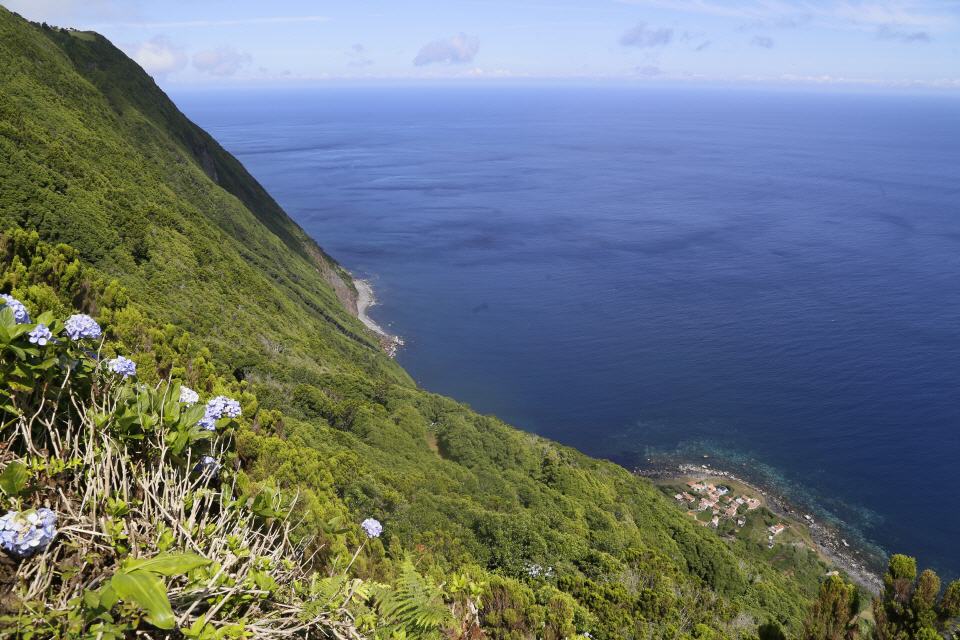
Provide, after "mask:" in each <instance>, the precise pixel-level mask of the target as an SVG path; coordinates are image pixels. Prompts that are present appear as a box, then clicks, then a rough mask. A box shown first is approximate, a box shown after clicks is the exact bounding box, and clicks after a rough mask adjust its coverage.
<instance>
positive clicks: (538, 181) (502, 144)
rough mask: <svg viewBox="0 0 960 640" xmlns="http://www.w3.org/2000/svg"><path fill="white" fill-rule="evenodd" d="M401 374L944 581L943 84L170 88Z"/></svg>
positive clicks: (959, 133)
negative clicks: (740, 483)
mask: <svg viewBox="0 0 960 640" xmlns="http://www.w3.org/2000/svg"><path fill="white" fill-rule="evenodd" d="M173 97H174V99H175V100H176V101H177V102H178V104H179V105H180V106H181V108H182V109H183V110H184V111H185V113H187V115H188V116H190V117H191V118H193V119H194V120H195V121H196V122H197V123H198V124H200V125H201V126H203V127H204V128H206V129H207V130H208V131H210V132H211V133H212V134H213V135H214V136H215V137H216V138H218V139H219V140H220V141H221V142H222V143H223V144H224V146H225V147H226V148H227V149H228V150H229V151H231V152H232V153H234V154H235V155H236V156H237V157H238V158H239V159H240V160H241V161H242V162H243V163H244V164H245V165H246V166H247V167H248V169H250V171H251V172H252V173H253V174H254V175H255V176H256V177H257V178H258V179H259V180H260V181H261V182H262V183H263V184H264V186H265V187H266V188H267V189H268V190H269V191H270V192H271V193H272V194H273V195H274V197H275V198H276V199H277V200H278V201H279V202H280V204H281V205H282V206H283V207H284V208H285V209H286V210H287V211H288V212H289V213H290V215H291V216H292V217H293V218H294V219H296V220H297V222H299V223H300V224H301V225H302V226H303V227H304V228H305V229H306V230H307V231H308V232H309V233H310V234H311V235H312V236H313V237H314V238H316V239H317V241H318V242H319V243H320V244H321V245H322V246H323V247H324V248H325V249H326V250H327V251H328V252H329V253H330V254H332V255H333V256H334V257H335V258H336V259H337V260H339V261H340V262H341V263H343V264H344V265H345V266H346V267H347V268H348V269H350V270H351V271H353V272H354V273H356V274H357V275H360V276H363V277H366V278H369V279H370V280H371V282H372V284H373V286H374V288H375V290H376V294H377V297H378V301H379V305H378V306H376V307H374V308H373V309H372V311H371V315H372V316H373V317H374V318H375V319H376V320H377V321H378V322H380V323H381V324H382V325H384V326H387V327H389V329H390V330H391V331H393V332H395V333H397V334H399V335H400V336H402V337H403V338H404V340H405V341H406V347H405V348H404V349H403V351H402V352H401V353H400V355H399V361H400V363H401V364H402V365H403V366H404V367H406V369H407V370H408V371H409V372H410V373H411V375H412V376H413V377H414V378H415V379H416V380H417V382H418V383H419V384H421V385H422V386H423V387H425V388H427V389H429V390H432V391H436V392H439V393H443V394H447V395H450V396H453V397H455V398H457V399H459V400H461V401H464V402H466V403H468V404H470V405H471V406H472V407H473V408H475V409H476V410H478V411H481V412H484V413H493V414H496V415H497V416H499V417H501V418H503V419H504V420H506V421H507V422H510V423H511V424H513V425H516V426H517V427H520V428H522V429H526V430H529V431H534V432H537V433H539V434H542V435H544V436H547V437H550V438H553V439H556V440H558V441H560V442H563V443H565V444H568V445H571V446H574V447H577V448H578V449H580V450H582V451H584V452H586V453H588V454H592V455H596V456H603V457H607V458H610V459H612V460H615V461H617V462H620V463H622V464H624V465H626V466H628V467H631V468H632V467H635V466H644V465H651V464H657V463H658V461H661V460H671V461H674V460H687V461H703V460H704V457H703V456H705V455H706V456H710V457H709V462H710V463H711V464H713V465H716V466H720V467H723V466H725V465H726V466H730V467H731V468H734V469H737V470H740V471H741V472H744V473H746V474H747V475H753V476H754V477H757V476H762V478H760V479H762V480H763V481H764V482H767V483H771V484H773V485H774V486H776V487H778V490H780V491H783V492H785V493H786V494H787V495H788V497H790V498H791V499H792V500H796V501H798V502H799V503H800V504H805V505H809V507H810V508H811V509H814V508H815V509H816V513H817V514H818V515H820V516H821V517H828V518H832V519H834V520H835V521H839V522H842V523H843V524H844V527H845V530H846V531H848V532H850V533H849V534H848V535H851V536H854V537H858V538H859V539H860V540H861V542H866V543H872V544H875V545H877V546H878V547H879V548H881V549H882V550H884V551H887V552H904V553H909V554H911V555H916V556H918V558H919V560H920V562H921V564H923V565H929V566H933V567H935V568H937V569H938V570H939V571H941V572H942V573H943V574H945V575H946V576H948V577H960V553H958V551H957V542H956V541H957V540H960V507H958V502H957V496H958V488H960V485H958V482H957V469H958V460H960V98H958V97H956V96H950V95H936V94H928V95H919V94H918V95H886V94H881V93H859V94H855V93H838V92H834V93H828V92H789V91H760V90H747V89H741V90H726V91H724V90H720V89H677V88H672V89H671V88H660V89H653V88H637V87H618V86H580V87H574V86H554V85H544V86H519V85H503V86H497V85H491V84H482V83H481V84H478V85H469V84H459V85H453V86H445V87H444V86H438V85H434V86H407V87H379V88H370V87H351V86H340V87H335V88H323V89H310V90H307V89H300V90H293V89H259V90H252V89H250V90H239V89H231V90H216V91H215V90H204V91H197V90H194V91H185V90H181V91H174V92H173Z"/></svg>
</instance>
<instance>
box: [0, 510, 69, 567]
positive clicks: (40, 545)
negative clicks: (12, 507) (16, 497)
mask: <svg viewBox="0 0 960 640" xmlns="http://www.w3.org/2000/svg"><path fill="white" fill-rule="evenodd" d="M56 524H57V514H55V513H54V512H53V511H51V510H50V509H47V508H41V509H30V510H29V511H8V512H7V515H5V516H2V517H0V547H3V549H4V551H6V552H7V553H9V554H10V555H13V556H16V557H18V558H26V557H27V556H31V555H33V554H34V553H36V552H38V551H43V550H44V549H46V548H47V547H48V546H49V545H50V543H51V542H52V541H53V537H54V536H55V535H56V534H57V530H56V526H55V525H56Z"/></svg>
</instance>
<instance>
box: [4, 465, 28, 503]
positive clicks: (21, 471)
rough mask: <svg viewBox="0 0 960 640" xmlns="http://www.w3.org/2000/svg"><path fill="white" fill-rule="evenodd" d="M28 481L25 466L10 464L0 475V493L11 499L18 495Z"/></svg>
mask: <svg viewBox="0 0 960 640" xmlns="http://www.w3.org/2000/svg"><path fill="white" fill-rule="evenodd" d="M29 480H30V473H29V472H28V471H27V466H26V465H25V464H23V463H22V462H17V461H14V462H11V463H10V464H8V465H7V466H6V467H4V468H3V473H0V491H3V493H4V495H6V496H8V497H11V498H12V497H14V496H17V495H20V492H21V491H23V490H24V489H25V488H26V486H27V482H28V481H29Z"/></svg>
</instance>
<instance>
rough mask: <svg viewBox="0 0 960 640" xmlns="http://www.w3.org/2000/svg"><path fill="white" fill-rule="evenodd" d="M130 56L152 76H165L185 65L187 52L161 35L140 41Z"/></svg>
mask: <svg viewBox="0 0 960 640" xmlns="http://www.w3.org/2000/svg"><path fill="white" fill-rule="evenodd" d="M131 57H132V58H133V59H134V60H136V62H137V64H139V65H140V66H141V67H143V69H144V71H146V72H147V73H149V74H150V75H152V76H160V77H162V76H165V75H167V74H168V73H173V72H175V71H179V70H181V69H183V68H184V67H185V66H187V54H186V53H184V51H183V49H182V48H180V47H178V46H176V45H174V44H173V43H172V42H170V40H169V39H167V38H165V37H163V36H155V37H153V38H151V39H150V40H147V41H146V42H143V43H141V44H140V45H138V46H137V47H136V49H135V50H134V51H133V53H132V55H131Z"/></svg>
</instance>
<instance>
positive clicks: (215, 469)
mask: <svg viewBox="0 0 960 640" xmlns="http://www.w3.org/2000/svg"><path fill="white" fill-rule="evenodd" d="M193 470H194V471H195V472H197V473H209V474H210V475H211V476H215V475H217V474H218V473H219V472H220V463H219V462H217V459H216V458H214V457H213V456H203V457H202V458H200V462H198V463H197V466H195V467H194V468H193Z"/></svg>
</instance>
